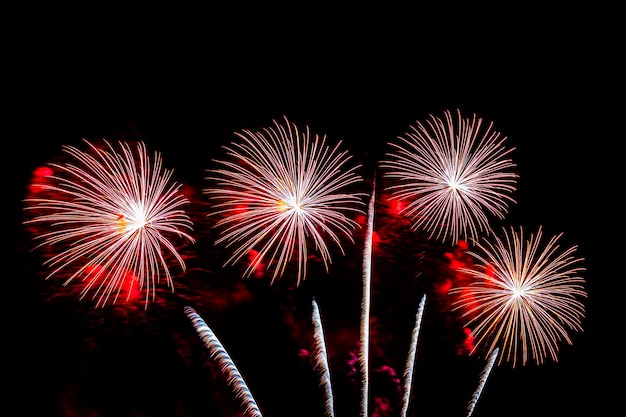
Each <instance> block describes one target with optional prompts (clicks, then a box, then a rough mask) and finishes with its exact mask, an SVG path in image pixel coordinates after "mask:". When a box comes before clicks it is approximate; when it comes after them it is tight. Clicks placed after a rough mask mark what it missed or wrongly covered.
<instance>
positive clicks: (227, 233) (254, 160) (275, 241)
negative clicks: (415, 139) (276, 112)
mask: <svg viewBox="0 0 626 417" xmlns="http://www.w3.org/2000/svg"><path fill="white" fill-rule="evenodd" d="M236 135H237V137H238V138H239V139H240V140H238V141H233V142H232V143H231V145H230V146H224V149H225V150H226V151H227V155H228V157H229V158H227V159H224V160H214V161H213V162H215V163H216V164H218V165H219V166H220V167H221V168H217V169H212V170H209V171H208V172H209V173H210V174H209V176H207V177H206V179H207V180H209V181H211V182H212V183H211V186H210V187H208V188H205V189H204V190H203V192H204V193H205V194H207V195H208V198H209V199H210V200H211V201H213V202H214V203H215V205H214V206H213V212H212V213H209V216H211V215H217V216H220V218H219V220H218V221H217V222H216V225H215V226H216V228H218V229H220V237H219V238H218V239H217V242H216V244H225V245H226V247H234V251H233V254H232V256H231V257H230V258H229V259H228V260H227V261H226V264H235V263H237V262H238V261H240V260H241V259H242V258H244V257H247V256H250V257H251V261H250V263H249V264H248V266H247V269H246V271H245V272H244V276H245V277H248V276H250V275H251V274H252V273H253V272H254V271H255V270H256V269H257V268H260V267H262V266H263V265H264V266H265V267H267V268H268V269H274V272H273V276H272V282H273V281H274V280H275V279H276V278H278V277H280V276H282V275H283V273H284V271H285V267H286V265H287V264H288V263H289V262H290V261H291V260H292V259H294V258H297V267H298V270H297V282H298V284H299V283H300V282H301V280H303V279H305V277H306V265H307V258H308V257H309V255H310V254H309V246H310V243H311V242H312V243H313V244H314V246H315V249H316V250H317V251H318V252H319V254H320V255H321V258H322V260H323V262H324V265H325V267H326V269H328V266H329V263H330V262H331V252H330V249H329V247H328V245H327V240H330V241H332V242H334V243H335V244H336V245H337V246H338V247H339V249H340V250H341V251H342V253H343V249H342V246H341V243H342V242H341V237H342V236H343V237H345V238H347V239H349V240H350V241H351V242H353V240H352V231H353V230H354V229H355V228H356V227H357V226H358V223H356V222H355V221H354V220H352V219H351V218H350V217H349V216H348V215H347V214H349V213H350V212H352V213H355V212H357V213H362V210H361V208H360V206H361V205H363V202H362V200H361V194H359V193H352V192H347V191H346V190H348V189H349V187H351V186H353V185H355V184H357V183H359V182H360V181H361V180H362V179H361V177H360V176H358V175H357V174H356V170H357V169H358V168H359V167H360V165H356V166H348V164H349V162H350V160H351V157H350V156H349V155H348V154H347V152H345V151H340V150H339V147H340V145H341V142H339V143H337V145H336V146H335V147H334V148H331V147H329V146H327V144H326V136H321V137H320V136H319V135H317V134H316V135H314V136H313V135H312V134H311V132H310V131H309V128H308V126H307V127H306V129H305V130H304V131H301V130H299V129H298V128H297V127H296V125H295V124H293V123H291V122H290V121H289V120H288V119H287V118H286V117H285V118H284V123H282V124H281V123H279V122H278V121H276V120H275V121H274V126H272V127H268V128H263V129H262V130H259V131H256V132H253V131H249V130H244V131H242V132H241V133H236Z"/></svg>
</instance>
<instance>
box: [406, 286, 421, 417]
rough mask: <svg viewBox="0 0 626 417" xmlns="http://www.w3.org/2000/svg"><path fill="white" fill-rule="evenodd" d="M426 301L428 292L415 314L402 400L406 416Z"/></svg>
mask: <svg viewBox="0 0 626 417" xmlns="http://www.w3.org/2000/svg"><path fill="white" fill-rule="evenodd" d="M425 303H426V294H424V295H422V299H421V300H420V303H419V305H418V307H417V314H416V315H415V327H413V333H412V335H411V347H410V349H409V355H408V357H407V361H406V369H405V371H404V398H403V401H402V412H401V414H400V416H401V417H406V415H407V412H408V410H409V399H410V398H411V388H412V387H413V382H412V380H413V367H414V364H415V355H416V354H417V339H418V336H419V333H420V327H421V324H422V315H423V314H424V305H425Z"/></svg>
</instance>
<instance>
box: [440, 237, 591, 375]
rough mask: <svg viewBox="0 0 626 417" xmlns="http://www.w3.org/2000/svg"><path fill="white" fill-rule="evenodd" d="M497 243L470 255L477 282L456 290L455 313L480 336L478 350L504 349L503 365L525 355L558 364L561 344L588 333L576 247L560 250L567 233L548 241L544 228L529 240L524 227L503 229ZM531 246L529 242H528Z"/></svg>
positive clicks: (479, 247) (484, 243) (480, 245)
mask: <svg viewBox="0 0 626 417" xmlns="http://www.w3.org/2000/svg"><path fill="white" fill-rule="evenodd" d="M503 231H504V233H503V234H504V236H503V237H502V238H500V237H497V236H496V237H495V240H494V242H490V241H489V240H488V239H487V238H483V239H482V242H480V243H477V244H476V247H477V249H476V250H473V251H471V250H470V251H469V252H468V253H469V254H470V255H471V256H473V257H474V258H475V259H476V260H477V262H476V267H474V268H461V271H462V272H465V273H467V274H469V275H470V276H471V277H472V278H473V279H475V281H473V282H472V284H470V285H469V286H464V287H456V288H453V289H451V290H450V294H451V295H452V296H455V297H457V298H456V299H455V301H453V309H454V310H460V311H462V312H463V313H462V317H465V318H467V319H468V322H467V324H466V325H467V327H469V328H472V329H473V330H472V333H473V336H474V337H475V347H474V349H473V350H472V352H475V351H476V349H478V347H479V346H483V345H487V344H488V345H489V347H488V349H487V351H488V353H491V352H493V351H495V349H497V348H498V346H500V348H501V350H502V353H503V354H502V355H500V359H499V361H498V364H501V363H502V362H503V361H507V362H512V366H513V367H515V365H516V363H517V361H518V359H519V357H521V361H522V365H525V364H526V362H527V361H528V359H529V356H532V358H533V359H534V361H535V363H537V364H538V365H540V364H542V363H543V362H544V361H545V359H546V358H547V357H548V356H549V357H550V358H551V359H552V360H554V361H555V362H556V361H558V351H559V342H560V341H562V340H565V341H567V343H568V344H570V345H571V344H572V341H571V339H570V337H569V335H568V330H574V331H582V325H581V321H582V318H583V317H584V315H585V308H584V305H583V303H582V301H581V299H584V298H586V297H587V293H586V291H585V289H584V283H585V280H584V279H583V278H582V277H581V276H580V273H581V272H582V271H584V270H585V268H584V267H583V266H582V264H581V262H583V261H584V259H583V258H579V257H575V255H574V254H575V252H576V250H577V247H576V246H573V247H570V248H569V249H567V250H565V251H559V245H558V241H559V239H560V238H561V236H562V234H559V235H556V236H554V237H552V238H551V239H550V240H549V241H548V242H547V243H544V242H542V228H541V227H540V228H539V230H538V232H537V233H536V235H532V234H531V235H530V238H529V239H528V240H527V241H526V242H524V233H523V229H522V228H521V227H520V229H519V232H516V231H515V230H514V229H513V228H511V229H510V232H509V231H507V230H506V229H503ZM524 243H525V244H524Z"/></svg>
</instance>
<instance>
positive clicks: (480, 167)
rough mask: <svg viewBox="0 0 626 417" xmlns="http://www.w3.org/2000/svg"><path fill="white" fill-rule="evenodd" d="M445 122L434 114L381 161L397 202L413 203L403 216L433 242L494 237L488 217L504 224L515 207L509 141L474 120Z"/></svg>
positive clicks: (447, 115)
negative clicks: (505, 217)
mask: <svg viewBox="0 0 626 417" xmlns="http://www.w3.org/2000/svg"><path fill="white" fill-rule="evenodd" d="M444 116H445V119H442V118H439V117H436V116H433V115H430V117H429V119H428V120H427V121H426V122H425V123H422V122H419V121H418V122H417V123H416V124H415V125H413V126H410V129H411V131H410V132H408V133H406V134H405V135H404V136H399V137H398V139H399V141H398V142H396V143H391V144H390V146H391V147H392V150H391V151H390V152H388V153H386V154H385V159H383V160H382V161H381V162H380V167H381V168H382V169H383V170H384V172H383V175H384V177H385V178H387V179H388V180H390V182H393V184H392V185H390V186H388V187H387V190H388V191H389V192H390V194H391V197H392V198H394V199H397V200H402V201H405V202H406V203H407V205H406V207H405V209H404V210H403V213H404V214H405V215H406V216H408V217H409V218H411V220H412V221H413V226H412V227H413V229H421V230H424V231H425V232H427V233H429V234H430V238H433V237H434V238H435V239H437V240H440V241H443V242H445V241H450V243H452V244H453V245H454V244H455V243H456V242H457V241H458V240H459V239H465V240H468V239H470V238H476V237H477V236H478V235H479V233H482V232H485V233H491V227H490V225H489V218H488V216H487V213H491V214H492V215H494V216H496V217H498V218H500V219H502V218H504V215H505V213H506V212H507V209H508V205H509V204H510V203H514V202H515V201H514V199H513V198H512V197H511V194H512V193H513V192H514V191H515V186H516V183H517V178H518V176H517V174H515V173H514V172H512V171H511V170H512V169H513V168H514V167H515V166H516V165H515V164H514V163H513V161H512V160H511V159H509V158H508V155H509V154H510V153H511V152H512V151H513V150H514V148H508V147H506V146H505V143H504V142H505V140H506V137H504V136H502V135H501V134H500V133H499V132H497V131H495V130H494V129H493V124H492V123H491V124H489V125H488V126H486V127H485V125H484V124H483V120H482V119H480V118H477V117H476V115H474V116H473V117H472V118H471V119H470V118H465V117H463V116H462V115H461V112H460V111H457V117H456V119H454V118H453V115H452V113H451V112H450V111H445V112H444Z"/></svg>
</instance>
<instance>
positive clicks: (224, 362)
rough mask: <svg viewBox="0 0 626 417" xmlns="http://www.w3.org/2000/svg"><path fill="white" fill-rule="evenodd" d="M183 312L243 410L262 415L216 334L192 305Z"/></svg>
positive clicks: (254, 415)
mask: <svg viewBox="0 0 626 417" xmlns="http://www.w3.org/2000/svg"><path fill="white" fill-rule="evenodd" d="M185 314H186V315H187V317H188V318H189V319H190V320H191V323H192V325H193V327H194V328H195V329H196V332H197V333H198V335H199V336H200V339H202V341H203V342H204V345H205V346H206V347H207V348H208V349H209V352H210V353H211V358H212V359H213V360H214V361H215V362H216V363H217V364H218V365H219V366H220V369H221V370H222V372H223V373H224V375H226V377H227V381H228V385H230V386H231V388H232V389H233V392H234V393H235V397H236V398H239V399H240V400H241V403H242V405H243V407H244V412H245V413H246V414H249V415H250V416H252V417H262V414H261V411H260V410H259V408H258V406H257V404H256V401H255V400H254V398H253V397H252V393H251V392H250V390H249V389H248V385H247V384H246V382H245V381H244V379H243V377H242V376H241V374H240V373H239V370H238V369H237V366H236V365H235V363H234V362H233V361H232V360H231V358H230V355H229V354H228V352H226V349H224V346H222V343H221V342H220V341H219V339H218V338H217V336H216V335H215V334H214V333H213V331H212V330H211V328H210V327H209V326H208V325H207V324H206V323H205V321H204V320H203V319H202V317H200V315H199V314H198V313H197V312H196V311H195V310H194V309H193V308H192V307H185Z"/></svg>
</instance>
